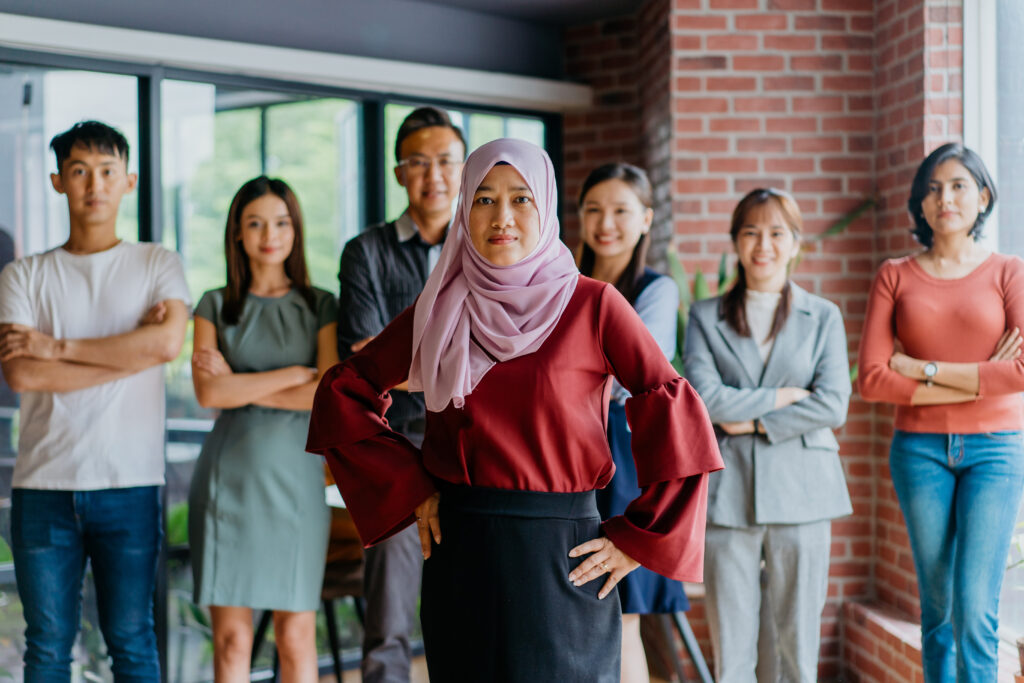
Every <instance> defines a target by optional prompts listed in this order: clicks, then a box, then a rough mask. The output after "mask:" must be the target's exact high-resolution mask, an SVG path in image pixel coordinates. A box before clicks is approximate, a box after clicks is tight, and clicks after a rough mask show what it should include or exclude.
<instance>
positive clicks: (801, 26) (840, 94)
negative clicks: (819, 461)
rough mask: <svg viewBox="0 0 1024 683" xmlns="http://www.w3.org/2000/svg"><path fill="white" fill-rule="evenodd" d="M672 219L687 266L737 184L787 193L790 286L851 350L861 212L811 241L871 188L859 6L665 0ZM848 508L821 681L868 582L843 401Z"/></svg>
mask: <svg viewBox="0 0 1024 683" xmlns="http://www.w3.org/2000/svg"><path fill="white" fill-rule="evenodd" d="M670 22H671V26H672V38H673V47H674V49H673V55H672V56H673V72H672V76H673V88H672V112H673V114H672V116H673V131H674V136H673V147H672V158H673V182H672V186H673V197H674V200H675V202H674V207H675V208H676V211H674V213H673V223H674V226H675V234H676V240H677V241H676V246H677V251H678V253H679V254H680V256H681V257H682V259H683V261H684V264H685V265H686V266H687V268H688V270H689V271H690V272H693V271H694V269H695V268H697V267H700V268H702V269H703V270H704V271H705V272H706V273H714V272H716V269H717V264H718V260H719V257H720V255H721V254H722V253H731V252H732V249H731V244H730V242H729V238H728V223H729V217H730V214H731V212H732V209H733V207H734V206H735V204H736V201H737V200H738V199H739V198H740V197H741V196H742V195H743V194H744V193H745V192H747V191H748V190H750V189H752V188H753V187H757V186H765V185H771V186H775V187H779V188H782V189H785V190H788V191H790V192H791V193H793V195H794V196H795V197H796V199H797V201H798V202H799V204H800V208H801V211H802V212H803V215H804V219H805V225H806V232H807V235H806V237H807V239H806V240H805V249H804V258H803V260H802V262H801V264H800V266H799V268H798V270H797V272H796V278H795V279H796V280H797V282H799V283H800V284H801V285H802V286H804V287H806V288H807V289H808V290H810V291H811V292H814V293H816V294H819V295H822V296H825V297H827V298H829V299H831V300H833V301H835V302H836V303H837V304H839V306H840V308H841V309H842V312H843V317H844V320H845V321H846V325H847V331H848V333H849V338H850V348H851V352H853V351H855V349H856V344H857V342H858V337H859V331H860V325H861V320H862V318H863V313H864V307H865V302H866V294H867V289H868V284H869V282H870V277H871V271H872V269H873V266H874V262H873V253H872V252H873V239H872V236H873V231H874V222H873V217H872V215H871V213H870V212H869V213H867V214H866V215H864V216H863V217H862V218H861V219H859V220H858V221H856V222H855V223H853V224H852V225H851V226H850V227H849V228H847V230H846V231H845V232H844V233H843V234H842V235H841V236H838V237H833V238H830V239H828V240H819V239H816V238H817V236H818V235H820V233H822V232H823V231H824V230H825V229H826V228H827V227H828V226H829V225H831V224H832V223H833V222H834V221H835V220H836V219H837V218H839V217H840V216H842V215H843V214H844V213H846V212H848V211H849V210H851V209H852V208H854V207H855V206H857V205H858V204H859V203H860V202H861V201H862V200H863V199H864V198H865V197H867V196H870V195H871V194H872V192H873V185H874V141H873V138H872V131H873V127H874V74H873V50H874V16H873V11H872V3H871V2H850V1H849V0H846V1H843V2H831V1H830V0H798V1H797V0H774V1H772V2H765V1H762V0H674V2H673V7H672V13H671V17H670ZM840 438H841V443H842V454H843V456H842V457H843V461H844V466H845V468H846V472H847V476H848V481H849V488H850V493H851V497H852V498H853V503H854V514H853V515H852V516H851V517H848V518H846V519H843V520H839V521H837V522H836V523H835V525H834V529H833V548H832V569H831V578H830V581H829V600H828V605H827V607H826V609H825V613H824V617H823V623H822V636H823V637H822V651H821V660H820V661H821V665H820V675H821V677H822V678H826V679H827V678H833V677H835V676H836V675H837V674H838V673H839V667H840V638H839V635H840V623H839V612H840V605H841V602H842V600H844V599H848V598H851V597H860V596H863V595H864V594H865V592H866V591H867V590H868V586H869V577H870V569H871V566H870V565H871V556H870V547H871V545H870V544H871V529H872V513H873V502H874V501H873V493H874V492H873V481H872V474H873V472H872V468H871V412H870V408H868V407H867V406H865V405H863V404H860V403H859V402H854V403H853V404H852V405H851V408H850V416H849V420H848V424H847V426H846V428H844V430H843V431H842V433H841V435H840Z"/></svg>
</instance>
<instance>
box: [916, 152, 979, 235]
mask: <svg viewBox="0 0 1024 683" xmlns="http://www.w3.org/2000/svg"><path fill="white" fill-rule="evenodd" d="M950 159H953V160H956V161H959V162H960V163H961V164H963V167H964V168H966V169H967V172H968V173H970V174H971V177H973V178H974V182H976V183H977V184H978V192H981V191H982V190H984V189H986V188H988V194H989V199H988V204H987V205H986V206H985V210H984V211H981V212H979V213H978V219H977V220H976V221H974V227H972V228H971V231H970V232H969V233H968V234H969V235H971V236H972V237H974V240H975V241H978V240H979V239H981V228H982V225H983V224H984V223H985V219H986V218H988V217H989V215H991V213H992V209H993V208H995V205H996V184H995V183H994V182H993V181H992V176H990V175H989V174H988V169H987V168H985V162H984V161H982V160H981V157H980V156H978V154H977V153H976V152H975V151H974V150H972V149H970V148H968V147H964V146H963V145H961V144H960V143H959V142H948V143H946V144H945V145H943V146H942V147H939V148H938V149H936V150H935V151H934V152H932V153H931V154H929V155H928V156H927V157H925V160H924V161H922V162H921V165H920V166H918V167H917V173H915V174H914V182H913V183H911V185H910V199H908V200H907V209H908V210H909V211H910V217H911V218H913V219H914V228H913V229H912V230H911V231H910V232H911V234H912V235H913V236H914V239H916V240H917V241H918V242H919V243H921V244H922V245H923V246H924V247H926V248H931V246H932V242H933V241H934V237H935V236H934V233H933V232H932V226H930V225H928V221H927V220H925V218H924V211H923V210H922V209H921V203H922V202H923V201H924V199H925V197H927V196H928V185H929V184H930V183H931V181H932V176H933V175H934V174H935V169H936V168H938V167H939V166H941V165H942V164H944V163H945V162H947V161H949V160H950Z"/></svg>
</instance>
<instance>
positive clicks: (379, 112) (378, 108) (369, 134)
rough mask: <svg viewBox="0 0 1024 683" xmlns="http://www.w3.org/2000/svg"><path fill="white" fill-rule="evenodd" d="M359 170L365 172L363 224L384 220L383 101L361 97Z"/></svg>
mask: <svg viewBox="0 0 1024 683" xmlns="http://www.w3.org/2000/svg"><path fill="white" fill-rule="evenodd" d="M362 145H363V148H362V149H361V150H360V151H361V152H362V159H363V169H364V171H365V173H366V175H364V176H363V177H364V178H365V184H366V209H365V212H366V216H365V220H364V221H363V224H364V225H376V224H377V223H382V222H384V221H385V220H387V217H386V216H385V213H386V212H387V201H386V198H385V189H384V188H385V184H384V180H385V178H384V174H385V173H387V158H388V148H387V141H386V140H384V102H383V101H381V100H378V99H366V100H363V142H362Z"/></svg>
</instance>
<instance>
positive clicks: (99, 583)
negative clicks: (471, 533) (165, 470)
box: [11, 486, 162, 683]
mask: <svg viewBox="0 0 1024 683" xmlns="http://www.w3.org/2000/svg"><path fill="white" fill-rule="evenodd" d="M161 533H162V531H161V524H160V489H159V487H156V486H143V487H136V488H123V489H103V490H99V491H40V490H34V489H14V491H13V492H12V501H11V538H12V541H13V544H12V550H13V553H14V572H15V577H16V579H17V582H18V593H19V595H20V596H21V601H22V604H23V605H24V610H25V622H26V624H27V628H26V629H25V641H26V649H25V681H26V682H27V683H37V682H39V683H57V682H60V683H67V681H69V680H70V678H71V648H72V645H73V644H74V642H75V636H76V634H77V632H78V626H79V622H80V620H81V602H82V578H83V575H84V572H85V562H86V559H88V560H89V561H90V562H91V564H92V575H93V581H94V582H95V584H96V601H97V607H98V611H99V619H100V630H101V631H102V633H103V638H104V640H105V641H106V644H107V652H108V653H109V654H110V657H111V659H112V660H113V661H112V665H111V668H112V670H113V673H114V679H115V680H116V681H118V683H121V682H122V681H132V682H134V681H140V682H141V681H148V682H152V681H159V680H160V661H159V657H158V655H157V647H156V634H155V632H154V630H153V588H154V582H155V579H156V563H157V556H158V553H159V550H160V537H161Z"/></svg>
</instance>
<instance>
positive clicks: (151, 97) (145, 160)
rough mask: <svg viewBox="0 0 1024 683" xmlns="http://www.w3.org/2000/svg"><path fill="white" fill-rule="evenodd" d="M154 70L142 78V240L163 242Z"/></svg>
mask: <svg viewBox="0 0 1024 683" xmlns="http://www.w3.org/2000/svg"><path fill="white" fill-rule="evenodd" d="M162 77H163V74H162V73H161V72H160V70H155V71H154V72H153V73H151V74H150V75H148V76H140V77H139V184H138V190H137V191H138V193H139V241H140V242H161V241H162V240H163V202H162V198H163V194H162V193H163V189H162V185H163V183H162V179H161V177H160V175H161V174H160V142H161V139H160V81H161V80H162Z"/></svg>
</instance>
